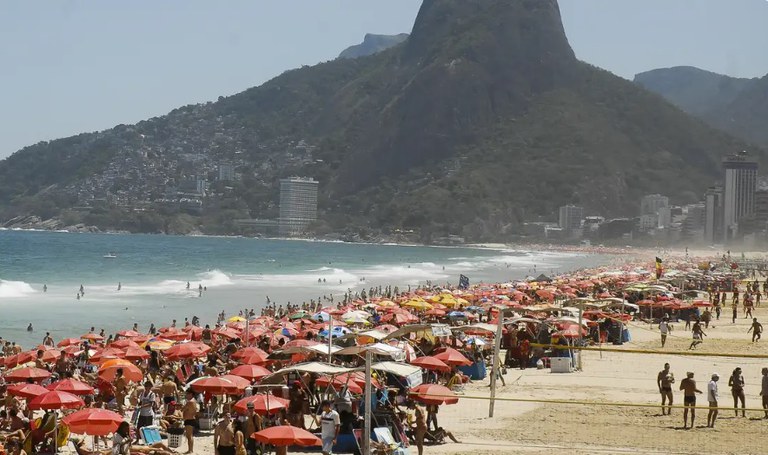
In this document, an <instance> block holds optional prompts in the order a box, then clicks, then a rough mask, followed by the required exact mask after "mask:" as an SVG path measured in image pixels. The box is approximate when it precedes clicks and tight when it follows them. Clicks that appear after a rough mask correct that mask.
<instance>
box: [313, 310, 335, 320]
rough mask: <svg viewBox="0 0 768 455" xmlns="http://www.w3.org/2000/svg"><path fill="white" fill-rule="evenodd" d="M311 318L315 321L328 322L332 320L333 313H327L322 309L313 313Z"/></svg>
mask: <svg viewBox="0 0 768 455" xmlns="http://www.w3.org/2000/svg"><path fill="white" fill-rule="evenodd" d="M310 319H312V320H313V321H315V322H328V321H330V320H331V315H330V314H328V313H326V312H325V311H321V312H319V313H315V314H313V315H312V316H311V317H310Z"/></svg>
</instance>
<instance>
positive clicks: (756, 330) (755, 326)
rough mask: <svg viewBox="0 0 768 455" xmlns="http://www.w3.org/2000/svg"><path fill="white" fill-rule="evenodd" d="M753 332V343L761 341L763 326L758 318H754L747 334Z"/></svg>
mask: <svg viewBox="0 0 768 455" xmlns="http://www.w3.org/2000/svg"><path fill="white" fill-rule="evenodd" d="M749 332H752V342H753V343H754V342H756V341H760V334H761V333H763V325H762V324H760V323H759V322H757V318H752V326H751V327H750V328H749V330H747V333H749Z"/></svg>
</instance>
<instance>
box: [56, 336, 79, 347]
mask: <svg viewBox="0 0 768 455" xmlns="http://www.w3.org/2000/svg"><path fill="white" fill-rule="evenodd" d="M82 342H83V340H81V339H80V338H64V339H63V340H61V341H59V344H57V345H56V346H58V347H60V348H66V347H67V346H77V345H79V344H80V343H82Z"/></svg>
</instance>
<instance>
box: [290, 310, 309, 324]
mask: <svg viewBox="0 0 768 455" xmlns="http://www.w3.org/2000/svg"><path fill="white" fill-rule="evenodd" d="M309 316H310V314H309V313H308V312H306V311H304V310H299V311H296V312H294V313H291V315H290V316H288V319H290V320H292V321H293V320H296V319H303V318H306V317H309Z"/></svg>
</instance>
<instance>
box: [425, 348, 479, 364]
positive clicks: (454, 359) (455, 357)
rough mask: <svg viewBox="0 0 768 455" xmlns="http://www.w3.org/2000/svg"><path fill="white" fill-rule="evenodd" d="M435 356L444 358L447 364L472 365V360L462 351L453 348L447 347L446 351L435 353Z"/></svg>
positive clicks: (440, 358) (439, 358)
mask: <svg viewBox="0 0 768 455" xmlns="http://www.w3.org/2000/svg"><path fill="white" fill-rule="evenodd" d="M434 357H435V358H436V359H438V360H442V361H443V363H445V364H447V365H464V366H466V365H472V361H471V360H469V359H468V358H466V357H464V355H463V354H462V353H461V352H459V351H457V350H455V349H453V348H446V350H445V351H443V352H441V353H440V354H437V355H435V356H434Z"/></svg>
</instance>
